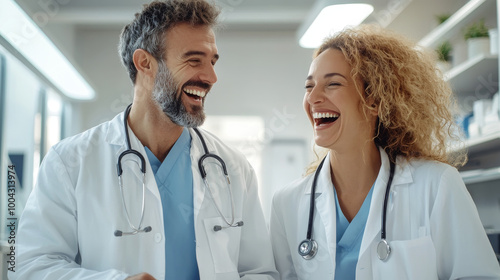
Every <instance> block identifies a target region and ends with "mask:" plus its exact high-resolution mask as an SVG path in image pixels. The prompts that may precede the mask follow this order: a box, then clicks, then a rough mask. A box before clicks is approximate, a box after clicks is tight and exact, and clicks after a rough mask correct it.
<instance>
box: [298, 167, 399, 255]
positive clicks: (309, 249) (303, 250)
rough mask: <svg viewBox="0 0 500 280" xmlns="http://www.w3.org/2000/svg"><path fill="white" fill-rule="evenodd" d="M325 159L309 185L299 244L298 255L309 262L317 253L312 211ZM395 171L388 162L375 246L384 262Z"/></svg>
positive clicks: (387, 247)
mask: <svg viewBox="0 0 500 280" xmlns="http://www.w3.org/2000/svg"><path fill="white" fill-rule="evenodd" d="M325 159H326V157H325V158H323V160H322V161H321V163H320V164H319V165H318V168H317V169H316V172H315V173H314V179H313V182H312V185H311V198H310V204H309V220H308V222H307V234H306V239H305V240H303V241H302V242H300V244H299V248H298V251H299V255H301V256H302V257H303V258H304V259H306V260H310V259H312V258H313V257H314V256H315V255H316V253H317V251H318V244H317V243H316V241H315V240H314V239H312V229H313V220H314V209H315V199H316V195H315V194H316V183H317V180H318V175H319V173H320V171H321V168H322V167H323V163H324V162H325ZM395 169H396V164H395V163H394V162H393V161H392V160H390V171H389V179H388V181H387V186H386V189H385V195H384V208H383V209H382V229H381V230H380V238H381V241H380V242H379V244H378V246H377V254H378V257H379V259H381V260H383V261H385V260H387V258H388V257H389V254H390V253H391V247H390V246H389V243H388V242H387V241H386V221H387V204H388V201H389V194H390V189H391V184H392V179H393V178H394V172H395Z"/></svg>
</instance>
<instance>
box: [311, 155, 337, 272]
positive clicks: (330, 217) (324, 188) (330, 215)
mask: <svg viewBox="0 0 500 280" xmlns="http://www.w3.org/2000/svg"><path fill="white" fill-rule="evenodd" d="M311 184H312V180H311ZM307 190H308V191H307V193H308V194H311V188H307ZM308 197H309V196H308ZM314 211H315V213H318V215H319V216H320V217H321V221H322V222H323V228H324V230H325V234H326V245H327V246H328V251H329V253H330V256H331V257H332V261H333V263H335V256H336V249H335V246H336V243H337V242H336V240H337V239H336V238H337V223H336V221H335V217H336V209H335V197H334V194H333V184H332V179H331V174H330V154H328V155H327V156H326V158H325V163H324V164H323V166H322V167H321V171H320V174H319V176H318V181H317V184H316V199H315V210H314ZM314 224H315V223H313V225H314ZM317 229H321V227H319V226H318V227H315V228H314V229H313V236H312V238H313V239H315V237H314V235H315V232H316V231H315V230H317ZM317 234H319V233H317Z"/></svg>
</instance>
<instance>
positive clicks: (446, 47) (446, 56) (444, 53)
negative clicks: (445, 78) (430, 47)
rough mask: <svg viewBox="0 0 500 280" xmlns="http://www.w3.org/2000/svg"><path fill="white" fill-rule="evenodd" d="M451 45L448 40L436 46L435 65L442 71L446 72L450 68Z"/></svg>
mask: <svg viewBox="0 0 500 280" xmlns="http://www.w3.org/2000/svg"><path fill="white" fill-rule="evenodd" d="M452 50H453V47H452V45H451V43H450V42H449V41H444V42H443V43H441V44H440V45H439V46H438V47H437V48H436V52H437V55H438V61H437V66H438V68H439V69H441V71H442V72H446V71H448V70H450V68H451V51H452Z"/></svg>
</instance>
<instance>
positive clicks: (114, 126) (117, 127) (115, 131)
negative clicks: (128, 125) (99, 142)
mask: <svg viewBox="0 0 500 280" xmlns="http://www.w3.org/2000/svg"><path fill="white" fill-rule="evenodd" d="M124 116H125V111H124V112H121V113H120V114H118V115H116V116H115V117H114V118H113V119H112V120H111V121H110V122H109V123H108V130H107V131H106V138H105V139H106V142H108V143H109V144H112V145H119V146H123V147H124V149H126V141H125V134H124V133H125V129H124V127H123V118H124ZM120 153H121V152H120Z"/></svg>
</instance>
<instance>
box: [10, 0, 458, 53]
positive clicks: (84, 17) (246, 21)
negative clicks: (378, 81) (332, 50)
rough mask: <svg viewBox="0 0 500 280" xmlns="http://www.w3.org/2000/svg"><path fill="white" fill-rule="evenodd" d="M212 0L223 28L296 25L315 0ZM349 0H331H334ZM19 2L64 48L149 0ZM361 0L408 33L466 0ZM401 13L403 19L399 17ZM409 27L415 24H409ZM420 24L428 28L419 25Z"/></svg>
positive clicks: (379, 18) (126, 18)
mask: <svg viewBox="0 0 500 280" xmlns="http://www.w3.org/2000/svg"><path fill="white" fill-rule="evenodd" d="M213 1H215V2H216V3H217V5H218V6H219V7H221V8H222V14H221V17H220V19H221V22H222V24H223V27H224V29H225V30H237V31H270V30H284V31H285V30H287V31H290V30H297V29H298V28H299V26H300V24H301V23H302V22H304V21H305V20H306V19H307V17H308V14H309V12H310V10H311V9H312V8H313V6H314V4H315V0H213ZM349 1H350V0H332V2H349ZM16 2H17V3H18V4H19V5H20V6H21V7H22V8H23V9H24V10H25V11H26V12H27V13H28V14H29V15H30V16H31V18H33V19H34V20H35V22H37V23H38V24H39V25H40V26H41V28H42V29H43V30H44V31H45V32H46V33H47V35H48V36H49V37H50V38H51V39H52V40H54V41H55V43H56V45H59V47H60V48H61V49H62V50H63V52H65V51H67V50H69V49H71V47H72V46H71V42H69V41H70V40H71V38H69V39H68V36H69V35H68V33H77V32H78V30H79V29H88V28H93V29H96V28H97V29H101V28H102V29H121V27H123V26H124V25H125V24H127V23H129V22H130V21H131V20H132V18H133V15H134V14H135V13H136V12H138V11H140V10H141V7H142V5H143V4H144V3H146V2H150V1H148V0H43V1H33V0H16ZM362 2H370V3H371V4H373V5H374V6H375V11H374V13H373V14H372V15H371V16H370V18H368V19H367V21H368V22H378V23H379V24H381V25H383V26H390V27H391V28H393V29H396V30H398V31H401V32H403V33H407V35H410V36H420V35H421V34H424V33H425V32H427V31H428V30H429V24H430V23H429V22H435V20H433V19H432V16H433V15H435V14H437V13H440V12H441V11H446V12H454V11H455V10H456V9H458V7H460V6H462V5H463V4H464V3H465V2H466V0H363V1H362ZM422 12H425V13H426V15H424V16H419V17H418V18H414V17H415V16H414V15H417V14H422ZM398 19H403V20H400V22H399V23H395V22H397V20H398ZM429 19H430V20H429ZM412 20H413V21H412ZM431 24H432V23H431ZM409 27H411V29H412V30H408V29H409ZM419 29H420V30H421V29H423V30H425V31H418V30H419ZM415 30H417V31H416V34H415ZM73 36H74V34H73ZM70 37H71V35H70ZM416 39H418V38H416ZM68 44H69V45H68ZM69 55H70V56H71V54H69Z"/></svg>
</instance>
